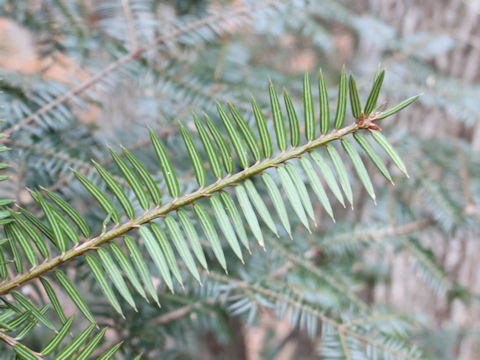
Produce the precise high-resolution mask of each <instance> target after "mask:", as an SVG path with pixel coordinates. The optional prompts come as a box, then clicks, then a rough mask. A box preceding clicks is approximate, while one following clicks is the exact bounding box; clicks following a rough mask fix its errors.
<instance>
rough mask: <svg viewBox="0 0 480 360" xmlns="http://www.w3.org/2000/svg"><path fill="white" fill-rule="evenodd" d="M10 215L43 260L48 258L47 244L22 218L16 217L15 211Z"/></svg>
mask: <svg viewBox="0 0 480 360" xmlns="http://www.w3.org/2000/svg"><path fill="white" fill-rule="evenodd" d="M10 215H11V216H12V217H13V218H14V219H15V222H16V223H17V224H18V225H20V227H21V228H22V229H23V231H24V232H25V233H26V234H27V235H28V237H29V238H30V239H31V240H32V241H33V243H34V244H35V246H36V247H37V249H38V251H39V252H40V254H41V255H42V256H43V257H44V258H48V257H49V256H50V252H49V251H48V247H47V244H46V243H45V241H43V239H42V237H41V236H40V234H39V233H38V232H37V231H36V230H35V228H34V227H33V226H32V225H31V224H30V223H29V222H27V221H26V220H25V219H24V218H23V217H21V216H20V215H18V214H17V213H16V212H15V211H12V210H11V211H10Z"/></svg>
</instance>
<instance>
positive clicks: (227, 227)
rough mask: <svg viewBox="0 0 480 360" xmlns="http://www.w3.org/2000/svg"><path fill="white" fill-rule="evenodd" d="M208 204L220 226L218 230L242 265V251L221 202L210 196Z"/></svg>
mask: <svg viewBox="0 0 480 360" xmlns="http://www.w3.org/2000/svg"><path fill="white" fill-rule="evenodd" d="M210 204H211V206H212V209H213V212H214V214H215V218H216V219H217V221H218V224H219V225H220V229H222V232H223V233H224V235H225V238H226V239H227V242H228V244H229V245H230V247H231V248H232V250H233V252H234V253H235V255H237V257H238V258H239V259H240V261H242V263H244V261H243V255H242V249H241V248H240V245H239V243H238V239H237V236H236V235H235V231H234V230H233V228H232V224H231V223H230V220H229V219H228V216H227V213H226V212H225V209H224V207H223V205H222V202H221V201H220V199H219V198H218V196H217V195H212V196H210Z"/></svg>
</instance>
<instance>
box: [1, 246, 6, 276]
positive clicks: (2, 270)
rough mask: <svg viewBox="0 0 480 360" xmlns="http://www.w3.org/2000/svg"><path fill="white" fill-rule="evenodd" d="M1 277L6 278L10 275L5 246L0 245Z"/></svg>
mask: <svg viewBox="0 0 480 360" xmlns="http://www.w3.org/2000/svg"><path fill="white" fill-rule="evenodd" d="M0 277H1V278H2V280H6V279H7V277H8V270H7V261H6V260H5V255H4V253H3V248H2V247H1V246H0Z"/></svg>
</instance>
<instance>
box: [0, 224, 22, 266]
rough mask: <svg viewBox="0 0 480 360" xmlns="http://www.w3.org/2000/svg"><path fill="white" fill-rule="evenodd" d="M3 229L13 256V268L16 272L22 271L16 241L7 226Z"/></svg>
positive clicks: (20, 257)
mask: <svg viewBox="0 0 480 360" xmlns="http://www.w3.org/2000/svg"><path fill="white" fill-rule="evenodd" d="M3 231H5V235H6V236H7V239H8V245H10V250H11V252H12V256H13V262H14V263H15V269H16V270H17V273H19V274H21V273H23V261H22V256H21V254H20V251H19V250H18V247H17V243H16V242H15V241H14V239H13V234H12V232H11V230H10V228H9V227H8V226H4V228H3Z"/></svg>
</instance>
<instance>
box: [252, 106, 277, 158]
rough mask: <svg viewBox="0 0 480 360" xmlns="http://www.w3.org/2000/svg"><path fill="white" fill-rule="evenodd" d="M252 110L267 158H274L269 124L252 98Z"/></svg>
mask: <svg viewBox="0 0 480 360" xmlns="http://www.w3.org/2000/svg"><path fill="white" fill-rule="evenodd" d="M252 109H253V114H254V115H255V121H256V123H257V128H258V133H259V135H260V141H261V142H262V149H263V154H264V155H265V158H267V159H268V158H270V157H271V156H272V152H273V150H272V139H271V138H270V132H269V131H268V127H267V122H266V121H265V116H263V112H262V110H261V109H260V106H258V104H257V101H256V100H255V98H253V97H252Z"/></svg>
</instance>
